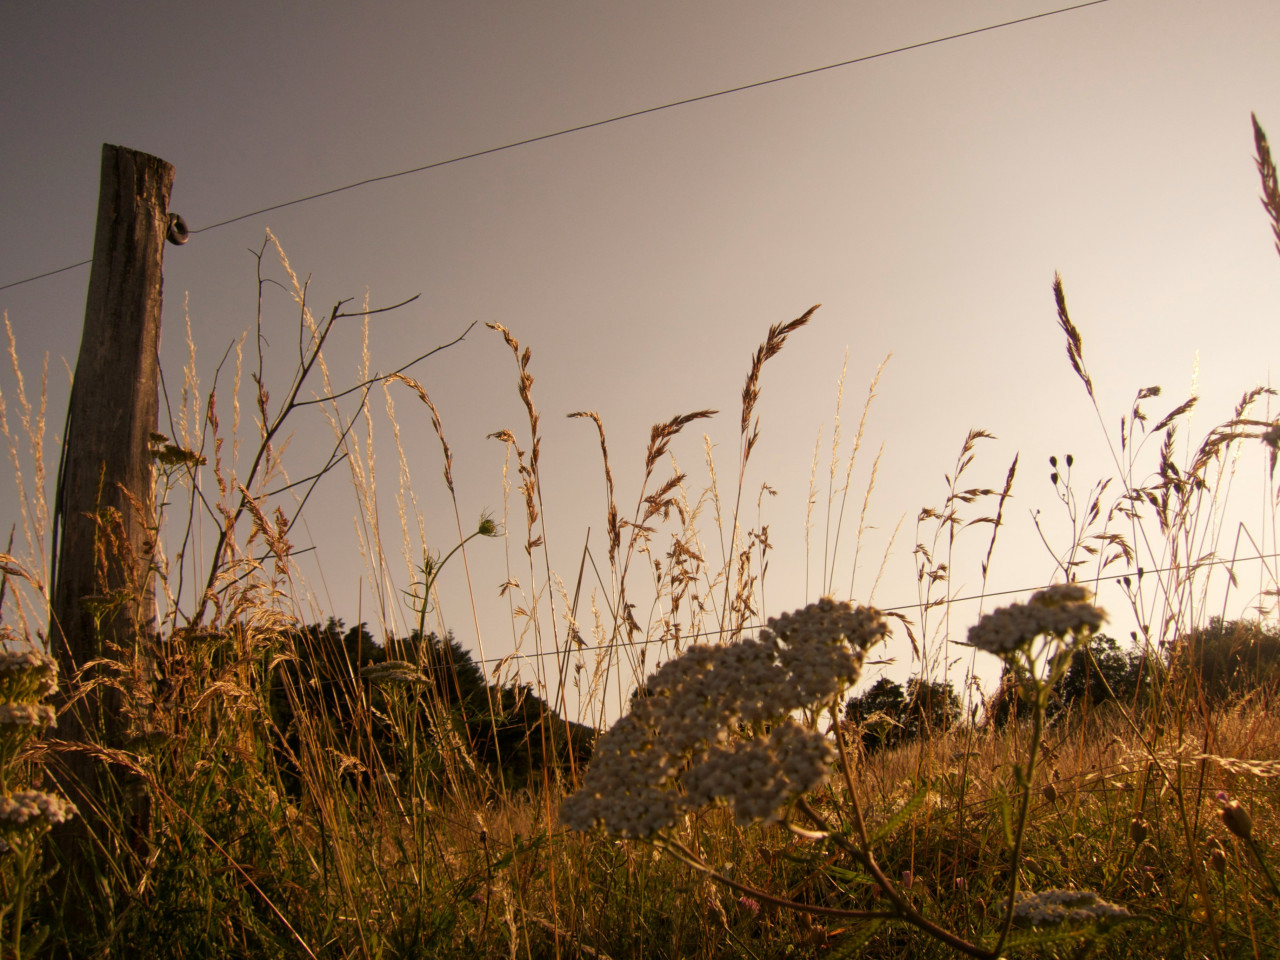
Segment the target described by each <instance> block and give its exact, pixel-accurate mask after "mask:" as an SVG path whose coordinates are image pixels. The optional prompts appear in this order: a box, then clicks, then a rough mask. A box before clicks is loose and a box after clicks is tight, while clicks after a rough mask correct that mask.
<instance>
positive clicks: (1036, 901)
mask: <svg viewBox="0 0 1280 960" xmlns="http://www.w3.org/2000/svg"><path fill="white" fill-rule="evenodd" d="M1128 916H1130V913H1129V911H1128V910H1126V909H1125V908H1124V907H1122V906H1120V905H1118V904H1115V903H1111V902H1110V901H1108V900H1103V899H1102V898H1101V897H1100V896H1098V895H1097V894H1096V893H1094V892H1093V891H1092V890H1042V891H1041V892H1040V893H1024V894H1022V895H1021V896H1020V897H1018V902H1017V903H1015V904H1014V905H1013V919H1014V922H1016V923H1023V924H1029V925H1031V926H1035V927H1045V926H1050V925H1053V924H1059V923H1080V922H1085V921H1089V920H1114V919H1118V918H1120V917H1128Z"/></svg>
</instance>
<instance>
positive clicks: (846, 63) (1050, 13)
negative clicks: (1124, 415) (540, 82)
mask: <svg viewBox="0 0 1280 960" xmlns="http://www.w3.org/2000/svg"><path fill="white" fill-rule="evenodd" d="M1109 2H1110V0H1085V2H1083V3H1076V4H1072V5H1071V6H1067V7H1059V8H1058V9H1056V10H1047V11H1044V12H1042V13H1034V14H1029V15H1028V16H1025V17H1017V18H1015V19H1013V20H1005V21H1002V22H1000V23H992V24H988V25H987V26H985V27H975V28H973V29H972V30H963V31H961V32H959V33H952V34H948V35H946V36H943V37H934V38H933V39H932V40H921V41H919V42H917V43H909V44H905V45H903V46H900V47H893V48H891V49H888V50H881V51H879V52H878V53H869V54H864V55H863V56H860V57H853V58H851V59H848V60H841V61H839V62H837V63H828V64H826V65H824V66H821V67H811V68H809V69H807V70H799V71H797V72H795V73H787V74H782V75H780V76H777V77H770V78H769V79H767V80H756V81H753V82H752V83H743V84H739V85H738V86H734V87H726V88H725V89H723V90H716V91H714V92H712V93H703V94H699V95H698V96H694V97H685V98H684V99H682V100H672V101H670V102H669V103H662V104H658V105H657V106H653V107H645V108H643V109H641V110H632V111H630V112H628V113H620V114H618V115H616V116H612V117H608V118H606V119H604V120H593V121H591V122H590V123H580V124H578V125H576V126H572V127H565V128H563V129H560V130H555V131H553V132H551V133H544V134H540V135H538V136H536V137H527V138H525V139H523V140H513V141H511V142H509V143H504V144H501V145H499V146H496V147H486V148H485V149H483V150H476V151H474V152H472V153H464V154H460V155H458V156H456V157H450V158H448V159H447V160H436V161H434V162H432V163H424V164H422V165H421V166H417V167H410V168H409V169H407V170H398V171H396V172H395V173H384V174H381V175H380V176H376V177H367V178H365V179H363V180H357V181H355V182H353V183H348V184H344V185H343V186H340V187H332V188H330V189H328V190H321V191H320V192H319V193H311V194H307V195H306V196H303V197H297V198H295V199H293V200H286V201H284V202H283V203H274V204H271V205H270V206H267V207H260V208H259V209H257V210H251V211H249V212H248V213H241V214H238V215H236V216H234V217H228V218H226V219H225V220H219V221H217V222H216V223H210V224H207V225H205V226H203V227H198V228H196V229H193V230H191V231H190V233H191V234H197V233H205V232H207V231H209V230H216V229H218V228H219V227H225V226H227V225H229V224H232V223H238V222H240V221H241V220H248V219H250V218H251V217H256V216H260V215H261V214H264V213H271V212H273V211H275V210H283V209H284V208H285V207H292V206H296V205H298V204H301V203H309V202H310V201H312V200H319V199H321V198H322V197H331V196H333V195H334V194H338V193H344V192H346V191H347V190H355V189H357V188H359V187H366V186H369V185H370V184H374V183H382V182H384V181H386V180H395V179H397V178H399V177H407V176H410V175H412V174H415V173H424V172H426V171H428V170H437V169H439V168H441V167H447V166H450V165H452V164H456V163H463V162H464V161H467V160H475V159H477V158H479V157H487V156H490V155H492V154H495V153H502V152H504V151H507V150H514V149H516V148H517V147H527V146H529V145H531V144H535V143H541V142H542V141H544V140H551V139H554V138H556V137H563V136H567V135H568V134H571V133H581V132H582V131H584V130H593V129H595V128H597V127H603V126H607V125H609V124H613V123H620V122H622V121H624V120H634V119H635V118H637V117H643V116H647V115H648V114H651V113H658V112H659V111H662V110H671V109H673V108H675V107H684V106H688V105H690V104H694V103H701V102H703V101H705V100H713V99H715V98H717V97H726V96H729V95H730V94H735V93H743V92H745V91H747V90H755V89H758V88H760V87H767V86H770V85H771V84H775V83H783V82H785V81H788V80H796V79H799V78H800V77H810V76H813V75H814V74H818V73H825V72H826V71H828V70H838V69H840V68H842V67H851V66H854V65H856V64H860V63H867V62H868V61H871V60H879V59H882V58H884V57H890V56H894V55H896V54H900V53H907V52H909V51H911V50H920V49H922V48H924V47H931V46H934V45H936V44H940V43H947V42H949V41H952V40H960V39H962V38H964V37H972V36H976V35H978V34H980V33H989V32H991V31H992V30H1001V29H1003V28H1005V27H1013V26H1017V25H1018V24H1023V23H1029V22H1031V21H1033V20H1043V19H1045V18H1046V17H1055V16H1058V15H1059V14H1063V13H1071V12H1072V11H1075V10H1082V9H1084V8H1085V7H1095V6H1098V5H1099V4H1103V3H1109ZM90 263H93V258H92V257H91V258H90V259H88V260H81V261H80V262H79V263H73V264H69V265H67V266H65V267H59V268H57V269H56V270H49V271H46V272H45V273H40V274H37V275H35V276H31V277H26V278H24V279H22V280H14V281H12V282H10V283H6V284H3V285H0V290H9V289H11V288H13V287H18V286H21V285H22V284H24V283H32V282H33V281H36V280H43V279H44V278H46V277H51V276H54V275H55V274H59V273H65V272H66V271H68V270H74V269H75V268H77V267H83V266H86V265H88V264H90Z"/></svg>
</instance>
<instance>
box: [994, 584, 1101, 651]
mask: <svg viewBox="0 0 1280 960" xmlns="http://www.w3.org/2000/svg"><path fill="white" fill-rule="evenodd" d="M1089 601H1090V595H1089V591H1088V590H1086V589H1085V588H1084V587H1082V586H1080V585H1079V584H1075V583H1063V584H1059V585H1057V586H1053V587H1049V588H1047V589H1045V590H1041V591H1039V592H1038V593H1035V594H1033V595H1032V597H1031V599H1030V600H1028V601H1027V602H1026V603H1015V604H1011V605H1010V606H1007V607H1001V608H1000V609H999V610H995V611H993V612H991V613H989V614H987V615H986V616H985V617H983V618H982V619H981V620H979V621H978V622H977V623H976V624H974V625H973V626H972V627H970V628H969V644H970V646H974V647H977V648H978V649H979V650H985V651H986V652H987V653H994V654H995V655H996V656H1005V655H1007V654H1010V653H1013V652H1014V651H1016V650H1019V649H1021V648H1022V647H1024V646H1026V645H1027V644H1029V643H1030V642H1031V641H1032V640H1034V639H1035V638H1036V637H1042V636H1048V637H1055V638H1056V639H1058V640H1061V639H1063V638H1064V637H1066V636H1067V634H1075V635H1079V634H1081V633H1085V632H1089V633H1092V632H1093V631H1094V630H1097V629H1098V628H1099V627H1100V626H1102V621H1103V620H1105V619H1106V616H1107V615H1106V613H1105V612H1104V611H1103V610H1101V609H1099V608H1098V607H1095V606H1094V605H1093V604H1092V603H1090V602H1089Z"/></svg>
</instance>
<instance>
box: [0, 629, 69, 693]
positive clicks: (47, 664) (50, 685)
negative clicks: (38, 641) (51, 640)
mask: <svg viewBox="0 0 1280 960" xmlns="http://www.w3.org/2000/svg"><path fill="white" fill-rule="evenodd" d="M26 643H28V641H27V639H26V638H25V637H23V636H21V635H20V634H18V633H17V632H16V631H14V630H13V628H12V627H6V626H0V701H12V700H39V699H42V698H44V697H47V696H49V695H50V694H52V693H53V692H54V691H56V690H57V689H58V664H57V661H55V660H54V659H53V657H51V656H49V655H48V654H47V653H41V652H40V651H38V650H31V649H26V650H22V649H17V646H18V645H20V644H26Z"/></svg>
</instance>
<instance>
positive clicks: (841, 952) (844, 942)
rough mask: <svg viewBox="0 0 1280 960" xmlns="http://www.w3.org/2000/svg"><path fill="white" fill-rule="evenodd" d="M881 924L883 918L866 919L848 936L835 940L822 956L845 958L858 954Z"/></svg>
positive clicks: (832, 959) (845, 959) (827, 959)
mask: <svg viewBox="0 0 1280 960" xmlns="http://www.w3.org/2000/svg"><path fill="white" fill-rule="evenodd" d="M883 925H884V921H883V920H868V921H867V922H866V923H864V924H862V925H861V926H860V927H858V929H857V930H855V931H854V932H853V933H851V934H849V936H847V937H843V938H842V939H840V940H837V941H836V942H835V943H834V944H832V945H831V949H830V950H828V951H827V952H826V953H825V954H823V956H824V957H825V958H826V960H847V958H849V957H857V956H860V955H861V954H862V951H863V950H865V949H866V946H867V944H868V943H870V942H871V938H872V937H873V936H874V935H875V932H876V931H877V930H879V929H880V927H882V926H883Z"/></svg>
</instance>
